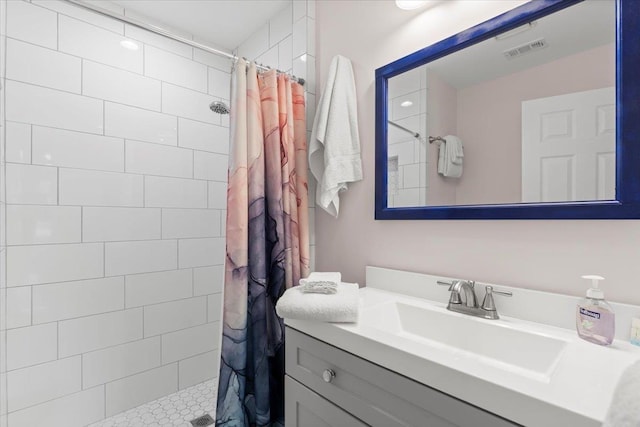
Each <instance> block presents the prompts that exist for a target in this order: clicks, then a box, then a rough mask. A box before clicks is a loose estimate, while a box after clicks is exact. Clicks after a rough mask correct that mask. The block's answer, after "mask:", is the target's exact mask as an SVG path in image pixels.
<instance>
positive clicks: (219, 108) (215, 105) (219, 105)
mask: <svg viewBox="0 0 640 427" xmlns="http://www.w3.org/2000/svg"><path fill="white" fill-rule="evenodd" d="M209 108H211V111H213V112H214V113H217V114H229V107H228V106H227V104H225V103H224V102H222V101H213V102H212V103H211V104H209Z"/></svg>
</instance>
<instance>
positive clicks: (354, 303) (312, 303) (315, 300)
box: [276, 283, 359, 323]
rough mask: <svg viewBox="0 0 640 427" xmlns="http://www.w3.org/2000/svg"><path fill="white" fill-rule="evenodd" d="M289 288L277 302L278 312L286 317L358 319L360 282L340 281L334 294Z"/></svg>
mask: <svg viewBox="0 0 640 427" xmlns="http://www.w3.org/2000/svg"><path fill="white" fill-rule="evenodd" d="M299 288H300V287H299V286H295V287H293V288H289V289H287V290H286V291H285V293H284V294H283V295H282V296H281V297H280V299H279V300H278V303H277V304H276V313H278V316H280V317H283V318H285V319H300V320H315V321H319V322H334V323H354V322H357V321H358V305H359V301H358V289H359V288H358V284H357V283H340V284H339V285H338V287H337V292H336V293H335V294H332V295H327V294H317V293H307V292H302V291H301V290H300V289H299Z"/></svg>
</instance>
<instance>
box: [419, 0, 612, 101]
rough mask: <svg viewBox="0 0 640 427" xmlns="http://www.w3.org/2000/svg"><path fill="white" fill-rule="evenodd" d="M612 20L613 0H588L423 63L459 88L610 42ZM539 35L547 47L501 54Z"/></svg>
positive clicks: (536, 38) (538, 37)
mask: <svg viewBox="0 0 640 427" xmlns="http://www.w3.org/2000/svg"><path fill="white" fill-rule="evenodd" d="M615 22H616V18H615V3H614V2H613V1H601V0H588V1H585V2H582V3H578V4H576V5H574V6H571V7H568V8H566V9H563V10H561V11H559V12H556V13H553V14H551V15H548V16H546V17H544V18H542V19H539V20H537V21H536V23H535V25H534V26H533V27H532V28H531V29H529V30H527V31H524V32H521V33H519V34H515V35H512V36H510V37H507V38H503V39H500V40H496V38H491V39H488V40H486V41H484V42H481V43H478V44H476V45H473V46H471V47H469V48H467V49H464V50H463V51H460V52H456V53H454V54H452V55H447V56H444V57H442V58H440V59H438V60H436V61H433V62H431V63H429V64H427V65H426V66H427V67H428V69H429V70H431V71H435V72H437V73H438V75H440V76H441V77H442V78H443V79H444V80H446V81H447V82H448V83H449V84H450V85H451V86H453V87H456V88H458V89H460V88H464V87H468V86H472V85H474V84H477V83H480V82H483V81H486V80H491V79H495V78H498V77H501V76H505V75H508V74H512V73H515V72H518V71H521V70H524V69H528V68H530V67H534V66H536V65H541V64H545V63H547V62H551V61H554V60H556V59H559V58H563V57H566V56H569V55H572V54H575V53H578V52H583V51H585V50H587V49H593V48H595V47H598V46H603V45H605V44H609V43H613V42H614V41H615V28H616V27H615ZM540 38H544V39H545V40H546V42H547V43H548V45H547V47H545V48H543V49H540V50H537V51H535V52H532V53H530V54H527V55H523V56H521V57H517V58H514V59H506V58H505V56H504V55H503V51H505V50H508V49H511V48H514V47H516V46H520V45H522V44H524V43H528V42H531V41H534V40H538V39H540ZM612 67H613V63H612ZM470 70H473V72H470Z"/></svg>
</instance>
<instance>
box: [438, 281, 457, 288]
mask: <svg viewBox="0 0 640 427" xmlns="http://www.w3.org/2000/svg"><path fill="white" fill-rule="evenodd" d="M436 283H437V284H438V285H440V286H448V287H449V290H452V289H453V285H455V284H456V281H455V280H454V281H453V282H443V281H442V280H438V281H437V282H436Z"/></svg>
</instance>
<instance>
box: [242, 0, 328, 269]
mask: <svg viewBox="0 0 640 427" xmlns="http://www.w3.org/2000/svg"><path fill="white" fill-rule="evenodd" d="M315 17H316V2H315V0H293V1H292V2H291V3H290V4H289V5H288V6H287V7H285V8H284V9H282V11H280V12H279V13H277V14H276V15H275V16H273V17H272V18H271V19H270V20H269V21H268V22H267V23H266V24H265V25H264V26H263V27H261V28H260V29H259V30H257V31H256V32H255V33H254V34H253V35H251V37H249V38H248V39H247V40H245V41H244V42H243V43H242V44H241V45H240V46H239V47H238V49H237V52H238V56H241V57H245V58H247V59H249V60H252V61H256V62H258V63H259V64H263V65H266V66H269V67H271V68H275V69H278V70H281V71H285V72H287V73H292V74H293V75H295V76H296V77H301V78H303V79H304V80H305V84H304V89H305V96H306V108H307V141H309V138H310V137H311V128H312V127H313V118H314V117H315V112H316V47H315V41H316V39H315V34H316V20H315ZM309 227H310V230H309V241H310V258H311V259H310V263H311V270H312V271H313V270H314V269H315V244H316V243H315V181H314V179H313V176H312V175H311V172H309Z"/></svg>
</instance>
